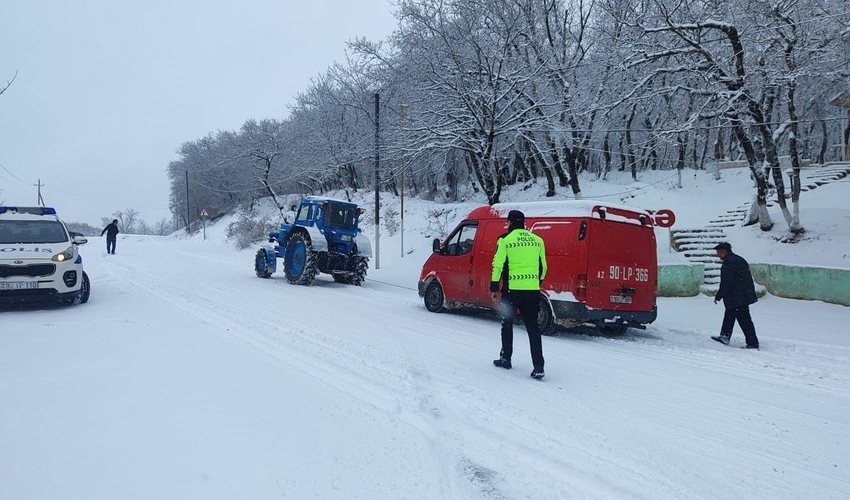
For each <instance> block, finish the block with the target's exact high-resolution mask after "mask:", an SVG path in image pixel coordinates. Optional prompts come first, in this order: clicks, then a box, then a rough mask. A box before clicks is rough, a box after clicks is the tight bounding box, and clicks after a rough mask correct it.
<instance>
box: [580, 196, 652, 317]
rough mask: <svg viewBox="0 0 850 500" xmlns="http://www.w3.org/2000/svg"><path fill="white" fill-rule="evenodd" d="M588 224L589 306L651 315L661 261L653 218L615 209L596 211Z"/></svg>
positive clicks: (600, 208) (606, 208)
mask: <svg viewBox="0 0 850 500" xmlns="http://www.w3.org/2000/svg"><path fill="white" fill-rule="evenodd" d="M600 213H602V214H603V215H601V216H600ZM588 222H589V225H588V234H587V237H588V258H587V278H588V286H587V302H586V305H587V306H588V307H590V308H595V309H606V310H613V311H652V310H653V308H654V307H655V303H656V300H655V299H656V288H657V282H658V258H657V255H656V245H655V231H654V229H653V227H652V222H651V218H649V217H648V216H646V215H644V214H641V213H639V212H632V211H629V210H624V209H619V208H614V207H595V208H594V211H593V218H592V219H590V220H589V221H588Z"/></svg>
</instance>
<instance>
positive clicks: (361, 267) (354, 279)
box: [349, 256, 369, 286]
mask: <svg viewBox="0 0 850 500" xmlns="http://www.w3.org/2000/svg"><path fill="white" fill-rule="evenodd" d="M367 269H369V259H367V258H366V257H360V256H357V257H354V272H353V273H352V274H351V279H350V280H349V283H351V284H352V285H354V286H361V285H362V284H363V282H364V281H366V270H367Z"/></svg>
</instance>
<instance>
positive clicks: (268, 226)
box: [227, 210, 277, 250]
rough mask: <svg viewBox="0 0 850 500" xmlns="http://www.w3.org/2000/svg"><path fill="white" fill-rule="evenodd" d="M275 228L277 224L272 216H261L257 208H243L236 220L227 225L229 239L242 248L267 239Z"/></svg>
mask: <svg viewBox="0 0 850 500" xmlns="http://www.w3.org/2000/svg"><path fill="white" fill-rule="evenodd" d="M275 229H277V225H276V224H275V223H274V222H272V217H271V216H269V215H263V216H259V215H258V214H257V212H256V210H243V211H240V212H239V215H238V216H237V217H236V220H235V221H233V222H231V223H230V224H228V225H227V239H229V240H232V241H233V244H234V246H236V248H239V249H240V250H241V249H243V248H248V247H250V246H251V245H254V244H255V243H257V242H258V241H263V240H265V239H266V238H267V237H268V234H269V233H270V232H271V231H273V230H275Z"/></svg>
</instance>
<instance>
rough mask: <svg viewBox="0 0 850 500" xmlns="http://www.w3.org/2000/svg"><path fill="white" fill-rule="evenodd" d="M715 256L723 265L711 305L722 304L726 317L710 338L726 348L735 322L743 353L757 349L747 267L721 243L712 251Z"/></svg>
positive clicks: (751, 285) (752, 289)
mask: <svg viewBox="0 0 850 500" xmlns="http://www.w3.org/2000/svg"><path fill="white" fill-rule="evenodd" d="M714 250H715V251H716V252H717V256H718V257H719V258H720V260H722V261H723V265H722V266H721V267H720V288H719V289H718V290H717V294H716V295H715V296H714V303H715V304H717V301H719V300H721V299H722V300H723V305H724V306H725V307H726V313H725V314H724V315H723V325H722V326H721V327H720V335H718V336H716V337H711V338H712V340H716V341H718V342H720V343H721V344H724V345H729V339H730V338H731V337H732V328H733V327H734V326H735V321H736V320H737V321H738V326H740V327H741V330H743V332H744V337H745V338H746V340H747V345H746V346H744V347H743V348H744V349H758V348H759V339H758V337H756V327H755V325H753V319H752V318H751V317H750V304H755V303H756V301H757V300H758V297H756V287H755V284H754V283H753V276H752V274H750V265H749V264H748V263H747V261H746V260H744V258H743V257H741V256H740V255H737V254H734V253H732V245H730V244H729V243H726V242H723V243H720V244H719V245H717V246H716V247H714Z"/></svg>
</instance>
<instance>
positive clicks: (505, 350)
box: [500, 290, 543, 370]
mask: <svg viewBox="0 0 850 500" xmlns="http://www.w3.org/2000/svg"><path fill="white" fill-rule="evenodd" d="M500 305H501V310H502V357H503V358H505V359H508V360H509V359H511V355H512V354H513V352H514V318H515V317H516V310H517V309H519V312H520V315H521V316H522V321H523V323H525V329H526V331H527V332H528V344H529V346H531V362H532V363H533V364H534V368H538V369H540V370H542V369H543V342H542V341H541V339H540V327H539V326H538V325H537V313H538V311H539V308H540V292H539V291H537V290H517V291H512V292H508V293H504V294H502V302H501V304H500Z"/></svg>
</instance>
